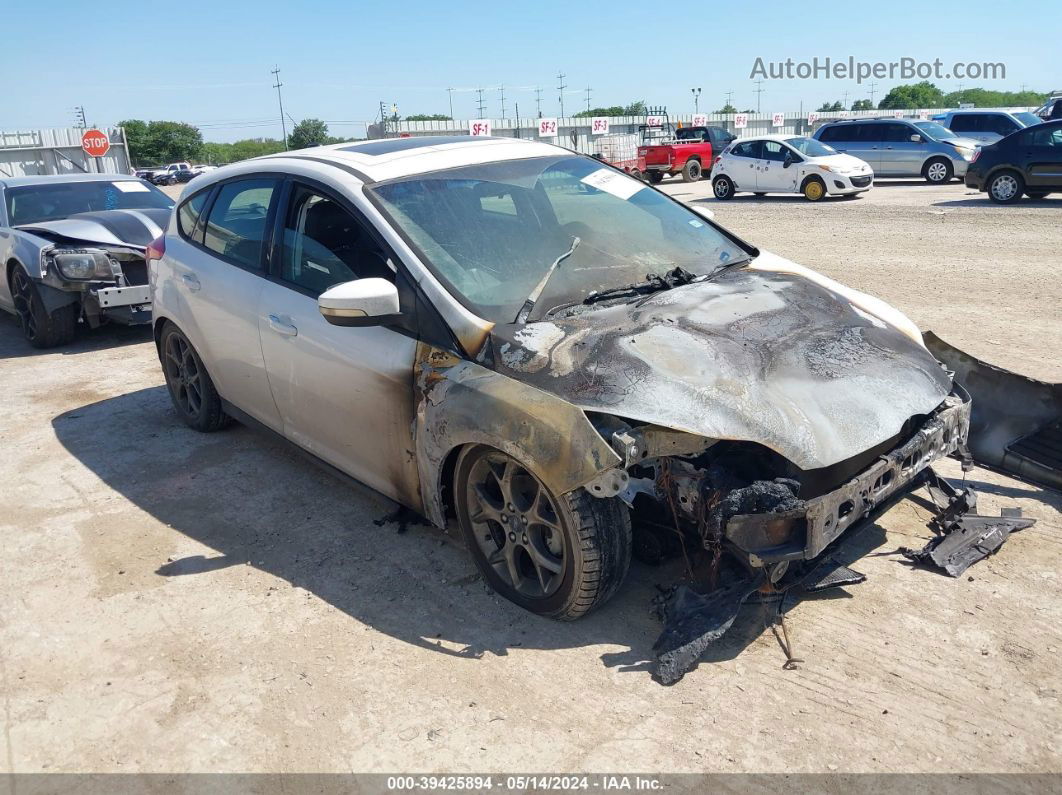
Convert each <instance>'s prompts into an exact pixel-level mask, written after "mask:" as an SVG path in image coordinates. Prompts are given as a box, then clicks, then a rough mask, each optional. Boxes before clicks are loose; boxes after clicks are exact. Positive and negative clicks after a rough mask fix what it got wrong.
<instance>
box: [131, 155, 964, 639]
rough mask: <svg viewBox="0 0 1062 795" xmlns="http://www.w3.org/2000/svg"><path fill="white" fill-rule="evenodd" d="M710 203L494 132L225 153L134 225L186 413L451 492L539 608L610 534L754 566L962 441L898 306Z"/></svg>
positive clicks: (585, 595)
mask: <svg viewBox="0 0 1062 795" xmlns="http://www.w3.org/2000/svg"><path fill="white" fill-rule="evenodd" d="M708 215H709V214H707V213H703V212H698V211H696V210H694V209H691V208H690V207H687V206H685V205H683V204H681V203H679V202H677V201H675V200H673V199H671V198H670V197H668V196H667V195H665V194H664V193H661V192H660V191H657V190H656V189H654V188H652V187H650V186H647V185H645V184H644V183H642V182H640V181H638V180H635V179H632V178H629V177H627V176H626V175H624V174H622V173H620V172H618V171H616V170H614V169H612V168H610V167H608V166H605V165H603V164H602V163H600V162H599V161H597V160H594V159H591V158H589V157H584V156H581V155H578V154H575V153H572V152H570V151H568V150H564V149H560V148H558V147H554V146H550V145H546V144H541V143H537V142H529V141H519V140H512V139H470V138H464V137H455V138H409V139H394V140H384V141H371V142H364V143H358V144H341V145H337V146H332V147H319V148H314V149H312V150H305V151H302V152H288V153H283V154H279V155H275V156H270V157H266V158H260V159H258V160H255V161H251V162H248V163H244V164H238V165H235V166H231V167H226V168H222V169H219V170H218V171H216V172H213V173H212V174H210V175H208V176H206V177H203V178H200V180H198V181H197V183H196V184H195V188H194V190H193V189H190V190H188V191H186V194H185V196H183V197H182V200H181V203H180V205H179V207H178V211H177V212H176V213H175V217H174V219H173V220H172V221H171V223H170V226H169V228H168V229H167V231H166V235H165V237H164V239H162V240H160V241H157V242H156V243H155V244H154V245H153V246H152V251H153V252H155V253H153V254H152V271H153V283H154V292H153V300H154V307H155V313H156V320H155V335H156V340H157V343H158V348H159V355H160V359H161V362H162V367H163V370H164V373H165V376H166V382H167V384H168V386H169V390H170V394H171V396H172V398H173V402H174V405H175V407H176V409H177V411H178V413H179V414H180V415H181V416H182V417H183V418H184V420H185V421H186V422H187V423H188V424H189V425H191V426H192V427H194V428H197V429H199V430H204V431H209V430H216V429H218V428H220V427H222V426H223V425H224V424H225V423H226V421H227V419H228V418H230V417H235V418H237V419H240V420H242V421H246V422H252V423H254V424H256V425H264V426H266V427H267V428H269V429H271V430H272V431H275V432H276V433H278V434H280V435H282V436H284V437H286V438H287V439H289V440H290V441H292V442H294V443H295V444H297V445H298V446H300V447H301V448H303V449H305V450H306V451H308V452H310V453H311V454H313V455H314V456H316V457H317V458H319V459H321V460H323V461H324V462H326V463H327V464H329V465H330V466H332V467H333V468H335V469H338V470H340V471H341V472H343V473H345V474H347V475H350V476H352V477H354V478H356V479H357V480H359V481H362V482H364V483H367V484H368V485H370V486H372V487H373V488H375V489H377V490H378V491H380V492H383V493H384V494H386V495H387V496H389V497H391V498H393V499H394V500H397V501H398V502H399V503H401V504H402V505H404V506H407V507H408V508H409V509H411V510H412V511H415V512H416V513H418V514H420V515H423V516H425V517H427V519H429V520H430V521H431V522H432V523H434V524H436V525H438V526H440V527H441V526H444V525H445V524H446V522H447V517H448V515H453V516H455V517H456V519H457V522H458V524H459V525H460V528H461V530H462V532H463V533H464V535H465V538H466V539H467V542H468V547H469V549H470V551H471V554H472V556H473V557H474V559H475V561H476V564H477V566H478V567H479V569H480V571H481V572H482V574H483V576H484V578H485V579H486V580H487V582H488V583H489V584H490V585H491V586H492V587H493V588H495V589H496V590H497V591H498V592H499V593H501V594H503V595H504V596H506V597H507V598H509V599H511V600H512V601H513V602H516V603H517V604H519V605H521V606H522V607H525V608H527V609H528V610H531V611H533V612H536V613H540V614H543V615H548V616H551V617H554V618H560V619H573V618H577V617H579V616H582V615H583V614H585V613H586V612H587V611H589V610H591V609H593V608H594V607H596V606H598V605H600V604H601V603H603V602H604V601H605V600H606V599H608V597H609V596H610V595H612V594H613V593H614V592H615V591H616V589H617V588H618V587H619V586H620V584H621V583H622V581H623V579H624V576H625V574H626V572H627V568H628V565H629V562H630V559H631V555H632V550H635V549H636V550H637V552H638V553H639V554H640V555H641V556H643V557H645V558H646V559H663V558H665V557H668V556H670V555H683V554H685V555H686V556H687V558H693V557H699V558H700V559H701V560H703V561H706V564H707V565H706V567H705V569H704V571H705V572H706V573H705V575H704V576H705V578H706V580H705V583H704V590H705V591H708V590H710V588H711V587H712V585H714V583H712V582H711V580H712V578H713V577H714V576H715V574H716V573H717V572H718V566H719V561H720V560H721V559H722V558H723V557H724V555H725V556H726V557H727V558H729V559H731V560H733V561H737V562H738V563H739V564H740V566H741V567H743V569H744V570H745V571H747V572H749V575H750V578H749V579H748V580H747V581H746V582H748V583H751V584H752V585H751V587H752V588H756V587H759V585H760V584H762V583H778V582H780V581H781V579H782V578H783V577H784V576H785V575H786V573H787V571H789V570H790V567H793V568H796V567H807V566H810V567H812V568H813V567H814V566H815V565H816V564H815V563H814V562H813V563H810V564H808V563H807V562H808V561H815V560H816V559H817V558H818V557H819V556H820V555H821V554H822V553H823V551H824V550H826V549H827V547H828V546H830V545H831V543H832V542H834V541H835V540H836V539H838V538H839V537H840V536H842V534H844V533H845V531H847V530H849V529H850V528H852V527H853V526H854V525H855V524H856V523H858V522H860V521H861V520H863V519H864V518H866V517H867V516H868V515H869V514H870V513H871V511H873V510H875V509H877V508H880V507H883V506H885V505H887V504H888V502H889V500H890V499H893V498H896V497H898V496H899V495H901V494H903V493H905V492H906V491H907V490H909V489H910V488H912V487H913V486H914V485H915V484H920V483H921V475H922V473H923V472H924V471H925V470H926V468H927V467H928V466H929V464H930V463H931V462H932V461H934V460H936V459H939V458H941V457H943V456H947V455H950V454H952V453H954V452H956V451H957V450H958V449H960V447H961V446H962V445H963V444H964V442H965V440H966V437H967V433H968V428H969V422H970V402H969V399H968V397H967V396H966V395H965V393H964V392H963V390H962V389H961V388H960V387H959V386H958V385H957V384H955V383H954V382H953V380H952V377H951V375H950V374H949V372H948V371H947V370H945V368H944V367H943V366H942V365H941V364H940V363H939V362H938V361H937V360H936V359H935V358H934V357H933V356H932V355H931V354H930V353H929V351H928V350H927V349H926V347H925V345H924V344H923V341H922V337H921V335H920V334H919V331H918V329H917V328H916V327H915V326H914V324H913V323H912V322H911V321H910V320H908V319H907V318H906V317H904V316H903V315H902V314H901V313H899V312H897V311H896V310H895V309H893V308H891V307H889V306H888V305H886V304H885V303H883V302H882V301H879V300H877V299H875V298H872V297H870V296H868V295H865V294H863V293H860V292H857V291H855V290H852V289H849V288H847V287H844V286H843V285H841V284H838V283H837V282H835V281H832V280H831V279H828V278H826V277H824V276H822V275H820V274H817V273H815V272H814V271H811V270H808V269H807V268H804V267H802V266H800V265H797V264H794V263H792V262H789V261H787V260H785V259H782V258H780V257H778V256H775V255H772V254H769V253H767V252H764V251H760V250H758V249H757V248H755V247H754V246H753V245H750V244H749V243H747V242H745V241H743V240H741V239H739V238H737V237H736V236H735V235H733V234H731V233H730V232H728V231H727V230H726V229H724V228H722V227H720V226H719V225H718V224H716V223H715V222H714V221H712V220H711V219H710V218H709V217H708ZM742 587H744V586H742ZM739 590H740V589H739Z"/></svg>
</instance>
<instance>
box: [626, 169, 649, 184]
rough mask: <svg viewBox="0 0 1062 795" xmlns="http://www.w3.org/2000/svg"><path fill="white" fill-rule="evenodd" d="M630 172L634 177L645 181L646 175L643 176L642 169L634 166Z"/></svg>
mask: <svg viewBox="0 0 1062 795" xmlns="http://www.w3.org/2000/svg"><path fill="white" fill-rule="evenodd" d="M629 173H630V175H631V176H632V177H634V178H635V179H640V180H642V181H643V182H644V181H645V177H643V176H642V172H641V171H639V170H638V169H636V168H632V169H631V170H630V172H629Z"/></svg>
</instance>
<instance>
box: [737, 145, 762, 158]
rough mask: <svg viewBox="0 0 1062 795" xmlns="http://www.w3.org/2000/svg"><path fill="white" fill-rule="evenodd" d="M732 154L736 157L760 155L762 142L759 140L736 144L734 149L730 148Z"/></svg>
mask: <svg viewBox="0 0 1062 795" xmlns="http://www.w3.org/2000/svg"><path fill="white" fill-rule="evenodd" d="M730 154H732V155H735V156H736V157H757V158H758V157H759V156H760V142H759V141H745V142H744V143H740V144H736V145H735V146H734V148H733V149H731V150H730Z"/></svg>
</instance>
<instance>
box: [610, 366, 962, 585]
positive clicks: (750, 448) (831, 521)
mask: <svg viewBox="0 0 1062 795" xmlns="http://www.w3.org/2000/svg"><path fill="white" fill-rule="evenodd" d="M591 421H592V422H593V423H594V424H595V427H596V428H597V429H598V431H599V433H601V434H602V435H603V436H604V437H605V438H606V439H609V440H610V442H611V444H612V447H613V449H614V450H615V451H616V453H617V454H618V455H619V456H620V457H621V459H622V460H623V466H624V475H621V476H619V477H617V478H613V482H614V483H615V484H616V485H615V487H614V488H612V489H611V490H609V493H615V494H616V495H617V496H619V497H621V498H622V499H623V500H624V501H625V502H627V504H628V505H629V506H630V507H631V510H632V516H633V520H634V521H633V526H634V532H635V551H636V553H637V554H638V556H639V557H641V558H642V559H643V560H646V561H649V562H654V561H660V560H663V559H665V558H667V557H671V556H675V555H679V554H686V555H689V554H690V553H691V552H692V551H693V550H698V551H700V550H704V551H706V552H708V553H709V556H710V558H711V559H712V561H713V569H712V571H711V572H710V573H709V576H710V577H713V576H714V567H717V565H718V561H719V556H720V555H721V553H722V552H724V551H725V552H729V553H731V554H732V555H733V556H734V557H735V558H736V559H738V560H740V561H741V562H742V563H743V564H744V565H745V566H746V567H747V568H748V569H750V570H755V569H765V570H769V574H770V576H771V577H775V578H776V577H778V576H781V573H782V572H784V570H785V568H786V567H787V566H788V564H789V563H790V562H792V561H803V560H812V559H814V558H816V557H818V556H819V555H821V554H822V553H823V551H824V550H825V549H826V548H827V547H828V546H829V545H830V544H831V543H833V542H834V541H835V540H837V539H838V538H839V537H840V536H841V535H843V534H844V532H845V531H846V530H848V529H849V528H851V527H852V526H853V525H855V524H857V523H858V522H859V521H861V520H863V519H865V518H867V517H868V516H870V515H871V514H872V513H873V512H874V511H875V510H877V509H880V508H883V507H885V506H886V505H888V504H890V502H891V501H893V500H894V499H896V498H897V497H899V496H901V495H903V494H905V493H907V492H908V491H909V490H911V489H912V488H914V487H916V486H918V485H920V484H921V482H922V481H921V479H920V475H921V474H922V473H923V472H924V471H925V470H926V468H927V467H928V466H929V465H930V464H931V463H932V462H933V461H936V460H938V459H940V458H944V457H946V456H949V455H952V454H955V453H956V452H957V451H959V450H960V449H961V448H962V447H963V445H964V444H965V442H966V437H967V434H968V432H969V425H970V400H969V398H968V396H966V394H965V392H963V390H962V388H961V387H958V386H956V388H955V390H954V391H953V392H952V393H951V394H950V395H948V396H947V397H946V398H945V400H944V401H943V402H942V403H941V404H940V405H939V406H938V407H937V408H936V410H934V411H933V412H931V413H929V414H928V415H920V416H915V417H911V418H910V419H909V420H908V421H907V422H905V423H904V426H903V428H902V430H901V431H900V432H899V433H898V434H896V435H895V436H893V437H892V438H890V439H888V440H886V441H885V442H882V443H881V444H879V445H877V446H875V447H873V448H871V449H869V450H866V451H863V452H862V453H860V454H859V455H857V456H854V457H852V458H851V459H848V460H846V461H842V462H840V463H839V464H835V465H833V466H830V467H825V468H820V469H812V470H802V469H800V468H799V467H797V466H796V465H795V464H793V463H792V462H790V461H788V460H786V459H785V458H783V457H782V456H780V455H779V454H777V453H776V452H774V451H772V450H770V449H768V448H766V447H764V446H763V445H760V444H756V443H753V442H746V441H733V440H711V439H705V438H703V437H697V436H693V435H690V434H685V433H680V432H675V431H671V430H668V429H666V428H661V427H659V426H654V425H632V424H630V423H628V422H624V421H622V420H620V419H617V418H615V417H612V416H609V415H603V414H593V415H591ZM602 482H604V479H601V480H600V481H595V483H593V484H591V485H590V487H589V488H590V491H591V493H595V488H597V492H596V493H597V494H598V496H604V493H603V492H604V489H602V487H601V485H602Z"/></svg>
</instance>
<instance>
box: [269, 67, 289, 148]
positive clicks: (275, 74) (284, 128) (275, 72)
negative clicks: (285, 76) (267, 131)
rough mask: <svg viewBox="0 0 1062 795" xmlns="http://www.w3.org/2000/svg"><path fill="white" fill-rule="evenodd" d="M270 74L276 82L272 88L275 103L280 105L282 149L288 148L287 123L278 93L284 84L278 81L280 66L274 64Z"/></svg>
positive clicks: (282, 99) (282, 101)
mask: <svg viewBox="0 0 1062 795" xmlns="http://www.w3.org/2000/svg"><path fill="white" fill-rule="evenodd" d="M270 74H272V75H273V77H274V78H275V79H276V81H277V82H276V83H275V84H274V85H273V88H275V89H276V90H277V103H279V105H280V130H281V132H282V133H283V135H284V149H285V150H286V149H287V148H288V123H287V122H286V121H284V98H283V97H282V96H281V95H280V87H281V86H282V85H284V84H283V83H281V82H280V67H279V66H274V67H273V68H272V69H271V70H270Z"/></svg>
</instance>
